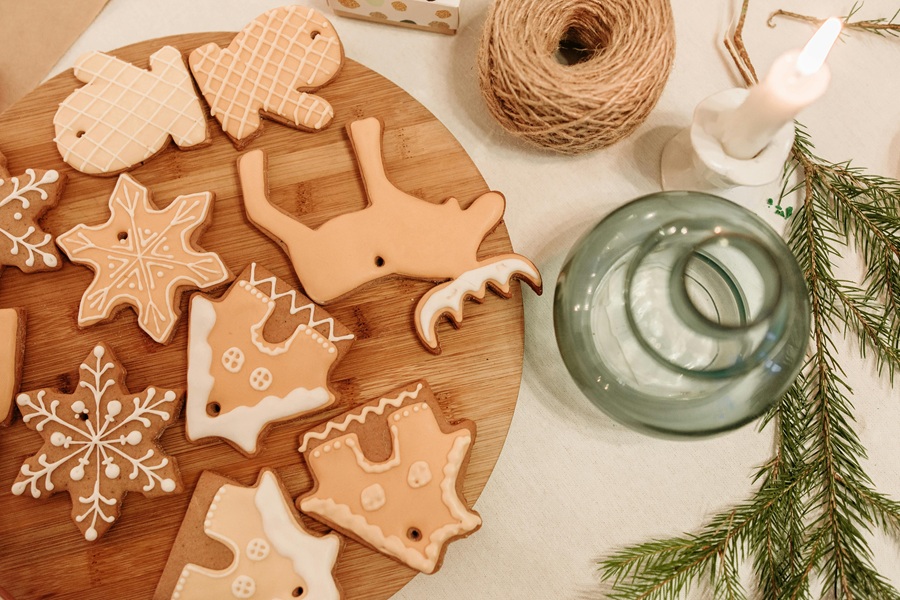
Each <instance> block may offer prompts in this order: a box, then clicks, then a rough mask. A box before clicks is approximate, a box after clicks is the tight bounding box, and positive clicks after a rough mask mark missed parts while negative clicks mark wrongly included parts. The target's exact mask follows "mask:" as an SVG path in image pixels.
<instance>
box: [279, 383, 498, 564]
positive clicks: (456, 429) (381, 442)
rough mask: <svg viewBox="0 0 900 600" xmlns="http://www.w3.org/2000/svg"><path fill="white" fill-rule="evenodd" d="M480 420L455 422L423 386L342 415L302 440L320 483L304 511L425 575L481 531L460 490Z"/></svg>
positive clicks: (303, 500)
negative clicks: (450, 547)
mask: <svg viewBox="0 0 900 600" xmlns="http://www.w3.org/2000/svg"><path fill="white" fill-rule="evenodd" d="M474 442H475V423H473V422H472V421H461V422H459V423H456V424H453V425H451V424H450V423H448V422H447V420H446V419H445V418H444V416H443V414H442V413H441V408H440V406H439V405H438V403H437V400H436V399H435V398H434V394H432V392H431V389H430V388H429V387H428V384H427V383H426V382H425V381H417V382H414V383H412V384H410V385H407V386H405V387H403V388H399V389H397V390H394V391H392V392H390V393H388V394H385V395H384V396H382V397H381V398H378V399H375V400H372V401H371V402H367V403H365V404H362V405H360V406H357V407H356V408H354V409H353V410H351V411H349V412H347V413H344V414H343V415H341V416H339V417H336V418H334V419H332V420H330V421H328V422H326V423H324V424H322V425H320V426H318V427H315V428H313V429H311V430H309V431H308V432H307V433H306V434H305V435H303V436H302V437H301V444H300V452H301V453H302V454H303V457H304V458H305V460H306V464H307V465H308V466H309V469H310V471H311V472H312V475H313V479H314V481H315V487H314V488H313V489H312V490H310V491H309V492H307V493H305V494H303V495H301V496H300V498H298V499H297V506H298V507H299V508H300V510H301V511H303V512H304V513H306V514H308V515H309V516H311V517H313V518H314V519H317V520H319V521H322V522H323V523H325V524H326V525H328V526H330V527H333V528H334V529H336V530H337V531H339V532H341V533H343V534H344V535H347V536H349V537H351V538H353V539H355V540H357V541H359V542H361V543H363V544H366V545H368V546H370V547H372V548H374V549H375V550H377V551H378V552H381V553H382V554H385V555H386V556H389V557H391V558H393V559H395V560H397V561H399V562H401V563H403V564H405V565H408V566H410V567H412V568H413V569H416V570H418V571H421V572H423V573H434V572H435V571H437V570H438V569H439V568H440V565H441V561H442V560H443V556H444V552H445V550H446V547H447V544H449V543H450V542H452V541H453V540H456V539H459V538H463V537H466V536H468V535H470V534H471V533H473V532H474V531H476V530H477V529H478V528H479V527H481V517H480V516H479V515H478V513H476V512H475V511H473V510H471V509H469V507H468V505H467V503H466V499H465V497H464V496H463V493H462V487H463V479H464V477H465V473H466V466H467V464H468V461H469V455H470V452H471V449H472V444H474Z"/></svg>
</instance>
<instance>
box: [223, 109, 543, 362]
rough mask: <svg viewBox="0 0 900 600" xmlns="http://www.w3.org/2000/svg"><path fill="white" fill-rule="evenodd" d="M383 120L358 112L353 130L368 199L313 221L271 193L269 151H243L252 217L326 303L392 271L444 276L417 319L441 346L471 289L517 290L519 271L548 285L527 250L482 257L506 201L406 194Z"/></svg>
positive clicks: (434, 345)
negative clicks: (391, 166)
mask: <svg viewBox="0 0 900 600" xmlns="http://www.w3.org/2000/svg"><path fill="white" fill-rule="evenodd" d="M382 131H383V125H382V123H381V121H379V120H378V119H376V118H368V119H363V120H360V121H353V122H352V123H350V124H349V125H348V126H347V133H348V134H349V136H350V141H351V143H352V145H353V150H354V152H355V153H356V157H357V160H358V162H359V170H360V173H361V174H362V180H363V184H364V185H365V189H366V195H367V196H368V201H369V202H368V206H366V207H365V208H364V209H362V210H359V211H356V212H351V213H345V214H342V215H340V216H337V217H335V218H333V219H331V220H330V221H328V222H326V223H324V224H323V225H321V226H320V227H319V228H317V229H311V228H309V227H307V226H306V225H304V224H303V223H301V222H300V221H299V220H297V219H295V218H293V217H292V216H290V215H288V214H287V213H285V212H284V211H282V210H281V209H280V208H278V207H276V206H275V205H273V204H272V203H270V202H269V199H268V197H267V184H266V159H265V154H264V153H263V152H262V151H261V150H254V151H251V152H247V153H246V154H244V155H243V156H241V157H240V158H239V159H238V170H239V172H240V178H241V188H242V190H243V195H244V208H245V210H246V212H247V217H248V218H249V220H250V221H251V222H252V223H253V224H255V225H256V226H257V227H259V228H260V229H262V230H263V231H264V232H266V233H267V234H268V235H269V236H270V237H272V238H273V239H274V240H276V241H277V242H278V243H280V244H281V246H282V247H283V248H284V249H285V251H286V252H287V254H288V255H289V257H290V259H291V263H292V264H293V267H294V271H295V272H296V273H297V277H298V278H299V279H300V283H301V284H302V285H303V290H304V292H305V293H306V295H307V296H309V297H310V298H312V299H313V300H314V301H316V302H318V303H319V304H326V303H328V302H331V301H333V300H335V299H337V298H339V297H341V296H343V295H345V294H348V293H350V292H352V291H353V290H355V289H356V288H358V287H360V286H362V285H364V284H366V283H369V282H371V281H374V280H376V279H379V278H381V277H386V276H389V275H401V276H403V277H412V278H416V279H425V280H430V281H435V282H443V283H441V284H439V285H438V286H436V287H435V288H434V289H433V290H432V291H431V292H429V293H428V294H427V295H426V296H425V297H424V298H423V299H422V300H421V301H420V302H419V305H418V306H417V307H416V312H415V325H416V331H417V333H418V335H419V339H420V340H421V341H422V343H423V344H424V345H425V347H426V348H428V350H430V351H432V352H435V353H439V352H440V345H439V344H438V340H437V334H436V332H435V328H436V326H437V323H438V321H439V320H440V318H441V317H442V316H444V315H447V316H449V317H450V318H451V319H452V320H453V322H454V323H457V324H458V323H459V322H460V321H461V320H462V318H463V316H462V310H463V303H464V301H465V299H466V298H470V297H474V298H478V299H481V298H484V295H485V292H486V290H487V288H488V287H490V288H491V289H494V290H495V291H497V292H498V293H499V294H500V295H501V296H503V297H505V298H509V296H510V293H511V291H510V284H511V281H512V280H513V279H521V280H523V281H525V282H526V283H528V284H529V285H530V286H531V287H532V288H533V289H534V290H535V291H536V292H537V293H539V294H540V293H541V276H540V273H539V272H538V270H537V268H536V267H535V266H534V263H532V262H531V261H530V260H528V259H527V258H525V257H524V256H520V255H518V254H502V255H497V256H492V257H487V258H483V259H479V258H478V248H479V247H480V246H481V243H482V241H483V240H484V238H485V237H486V236H487V235H488V234H489V233H490V232H491V231H493V230H494V229H495V228H496V227H497V225H499V224H500V221H501V219H502V218H503V212H504V209H505V207H506V200H505V199H504V197H503V195H502V194H500V193H499V192H488V193H486V194H482V195H481V196H479V197H478V198H476V199H475V200H474V201H473V202H472V203H471V205H469V206H468V207H467V208H465V209H463V208H462V206H461V205H460V203H459V201H458V200H456V199H455V198H449V199H448V200H446V201H445V202H443V203H441V204H432V203H430V202H426V201H424V200H420V199H419V198H416V197H414V196H411V195H409V194H406V193H405V192H403V191H402V190H400V189H398V188H397V187H396V186H394V185H393V184H392V183H391V182H390V180H389V179H388V177H387V175H386V173H385V167H384V158H383V156H382Z"/></svg>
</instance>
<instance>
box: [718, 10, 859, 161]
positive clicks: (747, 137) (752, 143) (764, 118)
mask: <svg viewBox="0 0 900 600" xmlns="http://www.w3.org/2000/svg"><path fill="white" fill-rule="evenodd" d="M841 25H842V24H841V21H840V19H836V18H831V19H828V20H827V21H825V23H823V24H822V26H821V27H820V28H819V30H818V31H817V32H816V33H815V35H813V37H812V38H811V39H810V40H809V42H808V43H807V44H806V46H805V47H804V48H803V49H802V50H791V51H789V52H786V53H785V54H783V55H781V56H780V57H779V58H778V60H776V61H775V64H774V65H772V68H771V70H769V73H768V74H767V75H766V77H765V79H764V80H763V81H761V82H760V83H758V84H757V85H755V86H753V87H751V88H750V91H749V93H748V95H747V99H746V100H744V103H743V104H741V105H740V106H738V107H737V108H736V109H735V110H734V111H732V112H731V113H729V114H726V115H723V117H722V120H721V122H720V126H719V131H720V132H721V133H720V136H719V137H720V140H721V142H722V147H723V148H724V149H725V152H726V153H727V154H728V155H729V156H732V157H734V158H738V159H742V160H747V159H751V158H753V157H754V156H756V155H757V154H759V153H760V152H761V151H762V150H763V148H765V147H766V146H767V145H768V144H769V142H771V141H772V139H773V138H774V137H775V134H776V133H777V132H778V130H779V129H781V128H782V127H784V126H785V125H786V124H787V123H790V122H791V121H793V119H794V117H795V116H797V113H799V112H800V111H801V110H803V109H804V108H806V107H807V106H809V105H810V104H812V103H813V102H815V101H816V100H817V99H819V98H820V97H821V96H822V94H824V93H825V90H826V89H827V88H828V82H829V80H830V79H831V75H830V72H829V70H828V65H826V64H825V59H826V58H827V57H828V52H829V51H830V50H831V47H832V46H833V45H834V42H835V40H837V38H838V36H839V35H840V33H841Z"/></svg>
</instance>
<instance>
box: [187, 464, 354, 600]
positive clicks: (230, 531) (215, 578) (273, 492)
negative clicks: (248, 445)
mask: <svg viewBox="0 0 900 600" xmlns="http://www.w3.org/2000/svg"><path fill="white" fill-rule="evenodd" d="M204 476H206V474H204ZM202 485H206V483H205V481H204V479H201V481H200V486H202ZM198 487H199V486H198ZM203 532H204V533H205V534H206V535H207V536H208V537H210V538H212V539H214V540H216V541H217V542H220V543H222V544H224V545H225V546H226V547H227V548H228V549H229V550H230V551H231V553H232V555H233V559H232V562H231V564H229V565H228V566H227V567H226V568H224V569H220V570H216V569H210V568H207V567H203V566H201V565H198V564H196V562H197V557H196V556H194V557H193V562H190V563H188V564H186V565H185V566H184V568H183V569H182V571H181V574H180V576H179V577H178V580H177V583H176V584H175V587H174V590H173V591H172V594H171V596H170V598H171V600H207V599H209V598H254V599H256V598H258V599H260V600H275V599H283V600H288V599H290V598H295V597H302V598H307V599H309V600H339V599H340V597H341V593H340V590H339V589H338V586H337V584H336V583H335V580H334V576H333V575H332V570H333V569H334V565H335V562H336V561H337V556H338V551H339V549H340V546H341V543H340V539H339V538H338V537H337V536H336V535H333V534H330V535H326V536H323V537H317V536H315V535H312V534H311V533H309V532H308V531H307V530H306V529H305V528H304V527H303V525H302V524H301V523H300V522H299V520H298V519H297V517H296V516H295V515H294V513H293V511H292V510H291V507H290V504H289V503H288V499H287V498H286V497H285V494H284V492H283V491H282V487H281V485H280V482H279V480H278V476H277V475H276V474H275V472H274V471H271V470H269V469H265V470H263V472H262V474H261V475H260V476H259V479H258V481H257V482H256V485H254V486H253V487H244V486H239V485H236V484H232V483H227V484H225V485H222V486H221V487H220V488H219V489H218V490H217V491H216V494H215V496H214V497H213V499H212V502H210V504H209V508H208V510H207V512H206V516H205V519H204V520H203ZM190 550H194V553H196V549H193V548H191V549H189V550H188V551H189V552H190Z"/></svg>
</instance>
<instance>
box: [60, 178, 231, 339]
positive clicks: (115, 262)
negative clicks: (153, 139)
mask: <svg viewBox="0 0 900 600" xmlns="http://www.w3.org/2000/svg"><path fill="white" fill-rule="evenodd" d="M213 197H214V196H213V193H212V192H200V193H196V194H189V195H186V196H178V197H177V198H175V200H173V201H172V203H171V204H169V206H167V207H166V208H164V209H163V210H157V209H156V207H155V206H154V205H153V202H152V201H151V199H150V193H149V192H148V190H147V188H145V187H144V186H142V185H141V184H140V183H138V182H137V181H136V180H135V179H133V178H132V177H131V176H129V175H120V176H119V180H118V182H117V183H116V187H115V189H114V190H113V193H112V196H110V198H109V211H110V213H111V214H110V217H109V220H108V221H107V222H106V223H104V224H102V225H96V226H88V225H83V224H82V225H77V226H76V227H75V228H73V229H71V230H69V231H67V232H66V233H64V234H62V235H61V236H59V238H58V239H57V243H58V244H59V246H60V247H61V248H62V249H63V250H64V251H65V253H66V254H67V255H68V257H69V259H70V260H71V261H72V262H74V263H78V264H83V265H87V266H89V267H90V268H91V269H93V270H94V280H93V281H92V282H91V285H90V287H88V289H87V291H85V293H84V296H82V298H81V307H80V308H79V310H78V325H79V326H81V327H87V326H88V325H93V324H94V323H98V322H100V321H103V320H105V319H107V318H109V317H110V316H112V315H113V314H114V312H115V311H116V310H118V309H120V308H124V306H126V305H131V306H132V307H133V308H134V309H135V311H137V313H138V322H139V324H140V327H141V329H143V330H144V331H145V332H146V333H147V335H149V336H150V337H151V338H153V340H154V341H157V342H160V343H166V342H168V341H169V340H170V339H171V337H172V335H173V334H174V333H175V326H176V325H177V323H178V316H179V309H178V299H179V297H180V294H181V292H182V291H183V290H184V289H185V288H193V289H201V290H205V289H209V288H211V287H214V286H216V285H218V284H220V283H224V282H226V281H229V280H230V279H231V277H232V276H231V272H230V271H229V270H228V269H227V268H226V267H225V264H224V263H223V262H222V259H221V258H219V256H218V255H217V254H215V253H213V252H205V251H203V250H202V249H200V248H197V247H196V245H195V241H196V238H198V237H199V236H200V234H201V233H202V231H203V229H204V228H205V226H206V225H207V220H208V218H209V213H210V210H211V209H212V202H213Z"/></svg>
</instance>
